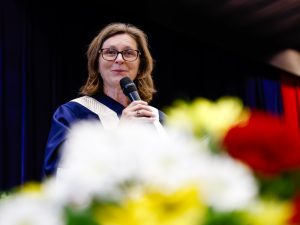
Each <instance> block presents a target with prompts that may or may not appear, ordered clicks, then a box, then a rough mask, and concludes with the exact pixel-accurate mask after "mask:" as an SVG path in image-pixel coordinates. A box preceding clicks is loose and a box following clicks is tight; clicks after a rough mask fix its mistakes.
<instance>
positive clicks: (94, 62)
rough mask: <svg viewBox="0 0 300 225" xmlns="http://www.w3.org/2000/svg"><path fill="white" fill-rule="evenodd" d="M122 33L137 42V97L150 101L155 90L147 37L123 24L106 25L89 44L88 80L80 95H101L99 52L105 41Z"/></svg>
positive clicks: (136, 29)
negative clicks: (138, 55)
mask: <svg viewBox="0 0 300 225" xmlns="http://www.w3.org/2000/svg"><path fill="white" fill-rule="evenodd" d="M123 33H126V34H128V35H130V36H131V37H132V38H133V39H134V40H135V41H136V42H137V47H138V50H139V51H140V52H141V55H140V65H139V69H138V74H137V76H136V79H135V80H134V83H135V85H136V86H137V89H138V92H139V95H140V97H141V99H143V100H144V101H146V102H150V101H151V100H152V98H153V94H154V93H155V92H156V90H155V87H154V83H153V79H152V71H153V58H152V56H151V53H150V51H149V48H148V37H147V35H146V34H145V33H144V32H143V31H142V30H140V29H139V28H137V27H136V26H134V25H132V24H125V23H111V24H108V25H107V26H105V27H104V28H103V29H102V30H101V31H100V32H99V34H98V35H97V36H96V37H95V38H94V39H93V40H92V42H91V43H90V45H89V48H88V50H87V59H88V64H87V67H88V78H87V80H86V83H85V84H84V85H83V86H82V87H81V88H80V94H82V95H88V96H91V95H94V94H96V93H101V92H102V93H103V80H102V77H101V75H100V73H99V71H98V57H99V50H100V49H101V47H102V45H103V42H104V41H105V40H107V39H108V38H110V37H112V36H114V35H116V34H123Z"/></svg>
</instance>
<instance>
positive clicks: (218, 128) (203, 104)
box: [166, 97, 249, 140]
mask: <svg viewBox="0 0 300 225" xmlns="http://www.w3.org/2000/svg"><path fill="white" fill-rule="evenodd" d="M166 113H167V114H168V115H169V117H168V119H167V124H168V125H171V126H177V127H181V128H184V129H190V130H192V131H193V132H194V133H195V134H196V135H197V136H200V137H201V136H203V135H206V134H209V135H211V136H212V138H214V139H216V140H219V139H221V138H223V136H224V135H225V133H226V132H227V131H228V129H229V128H230V127H232V126H233V125H236V124H237V123H240V122H245V121H247V119H248V118H249V111H248V110H247V109H246V108H244V107H243V103H242V101H241V100H240V99H239V98H235V97H222V98H219V99H218V100H216V101H210V100H208V99H205V98H196V99H195V100H194V101H193V102H191V103H190V104H188V103H186V102H183V101H176V102H175V103H174V106H173V107H170V108H167V109H166Z"/></svg>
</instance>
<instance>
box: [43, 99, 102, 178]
mask: <svg viewBox="0 0 300 225" xmlns="http://www.w3.org/2000/svg"><path fill="white" fill-rule="evenodd" d="M82 119H97V120H99V117H98V116H97V115H96V114H95V113H93V112H91V111H89V110H88V109H86V108H84V107H82V106H81V105H79V104H78V103H76V102H69V103H66V104H64V105H61V106H59V107H58V108H57V109H56V111H55V112H54V114H53V117H52V122H51V128H50V132H49V136H48V140H47V144H46V148H45V156H44V164H43V173H44V175H45V176H49V175H52V174H53V173H54V172H55V171H56V169H57V165H58V161H59V157H60V152H59V149H60V147H61V145H62V144H63V142H64V141H65V139H66V135H67V132H68V131H69V129H70V126H71V125H72V124H73V123H74V122H76V121H78V120H82Z"/></svg>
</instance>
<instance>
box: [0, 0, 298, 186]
mask: <svg viewBox="0 0 300 225" xmlns="http://www.w3.org/2000/svg"><path fill="white" fill-rule="evenodd" d="M74 4H75V3H74ZM129 12H130V13H121V11H113V12H112V11H111V10H103V8H97V7H96V8H94V7H92V6H87V5H84V6H82V7H80V5H78V6H76V7H74V6H72V5H67V6H61V5H60V4H59V3H55V4H54V3H50V1H49V2H44V3H40V2H34V1H16V0H15V1H12V0H2V1H1V2H0V119H1V122H0V132H1V133H0V191H1V190H7V189H9V188H11V187H14V186H17V185H20V184H22V183H24V182H26V181H30V180H31V181H32V180H36V181H39V180H40V179H41V178H42V163H43V157H44V147H45V143H46V140H47V136H48V131H49V128H50V121H51V116H52V114H53V112H54V110H55V109H56V107H57V106H58V105H60V104H62V103H64V102H66V101H69V100H71V99H73V98H76V97H77V93H78V89H79V88H80V85H81V84H82V83H83V82H84V81H85V79H86V76H87V73H86V55H85V52H86V50H87V46H88V43H89V42H90V41H91V40H92V38H93V37H94V36H95V35H96V34H97V32H98V31H99V30H100V28H102V27H103V26H104V25H105V24H107V23H109V22H115V21H122V22H130V23H133V24H135V25H137V26H139V27H141V28H142V29H143V30H144V31H146V33H147V34H148V36H149V44H150V48H151V51H152V53H153V56H154V58H155V71H154V81H155V83H156V86H157V90H158V93H157V95H156V96H155V98H154V101H153V102H152V104H153V105H154V106H156V107H158V108H160V109H162V110H163V108H164V107H166V106H169V105H171V104H172V102H173V101H174V100H175V99H178V98H181V99H185V100H192V99H193V98H195V97H199V96H202V97H206V98H210V99H217V98H218V97H221V96H224V95H234V96H238V97H240V98H241V99H242V100H243V101H244V103H245V104H246V105H248V106H250V107H253V108H261V109H264V110H268V111H272V112H275V113H278V114H280V113H282V111H283V104H282V99H283V98H282V76H284V77H290V75H289V74H287V73H285V72H284V71H279V70H278V69H275V68H273V67H270V66H268V65H265V64H263V63H261V62H258V61H255V60H254V59H253V58H247V57H245V55H246V54H243V56H241V55H239V54H238V53H236V52H232V51H230V50H228V49H224V48H221V47H220V46H218V45H214V43H211V42H209V41H207V40H201V39H199V37H198V36H190V35H185V34H184V33H178V32H176V31H174V30H172V29H169V28H168V27H165V26H163V25H162V24H160V23H158V22H154V21H151V20H149V18H144V17H143V16H142V14H138V15H137V14H134V12H133V11H129ZM199 30H200V33H201V28H199ZM293 79H296V80H297V78H293ZM289 84H290V83H289ZM292 84H295V82H292ZM297 85H299V83H297ZM293 88H294V87H293V85H292V89H293ZM285 90H286V89H285ZM293 91H294V90H292V92H293ZM285 93H287V92H285ZM289 93H290V92H289ZM295 99H296V98H295ZM295 101H296V100H295ZM296 110H298V109H297V108H296Z"/></svg>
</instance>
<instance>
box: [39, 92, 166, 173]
mask: <svg viewBox="0 0 300 225" xmlns="http://www.w3.org/2000/svg"><path fill="white" fill-rule="evenodd" d="M92 97H93V98H95V99H96V100H98V101H99V102H101V103H102V104H104V105H106V106H107V107H109V108H110V109H112V110H113V111H115V112H116V113H117V115H118V116H119V117H120V116H121V114H122V111H123V109H124V108H125V107H124V106H123V105H121V104H120V103H119V102H117V101H115V100H114V99H112V98H110V97H108V96H106V95H104V94H101V95H97V96H92ZM79 120H97V121H98V122H100V123H101V121H100V119H99V117H98V115H97V114H96V113H94V112H92V111H90V110H89V109H87V108H86V107H84V106H82V105H81V104H79V103H77V102H73V101H69V102H67V103H65V104H63V105H61V106H59V107H58V108H57V109H56V111H55V112H54V114H53V117H52V122H51V128H50V132H49V136H48V140H47V144H46V149H45V157H44V165H43V172H44V175H46V176H48V175H52V174H53V173H54V172H55V171H56V169H57V166H58V162H59V158H60V152H59V149H60V147H61V145H62V144H63V142H64V141H65V139H66V135H67V132H68V130H69V129H70V126H71V125H72V124H73V123H74V122H76V121H79ZM164 120H165V114H164V113H163V112H161V111H159V121H160V122H161V123H162V124H163V122H164Z"/></svg>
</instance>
